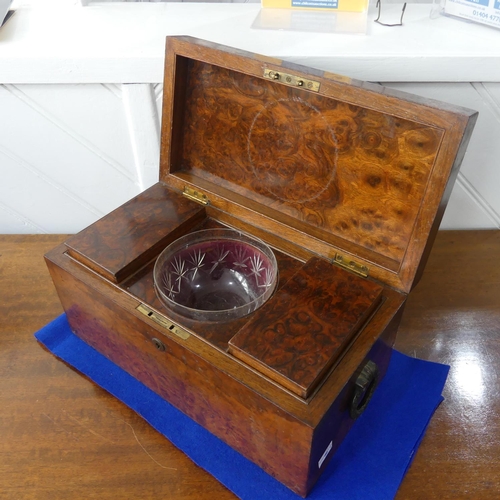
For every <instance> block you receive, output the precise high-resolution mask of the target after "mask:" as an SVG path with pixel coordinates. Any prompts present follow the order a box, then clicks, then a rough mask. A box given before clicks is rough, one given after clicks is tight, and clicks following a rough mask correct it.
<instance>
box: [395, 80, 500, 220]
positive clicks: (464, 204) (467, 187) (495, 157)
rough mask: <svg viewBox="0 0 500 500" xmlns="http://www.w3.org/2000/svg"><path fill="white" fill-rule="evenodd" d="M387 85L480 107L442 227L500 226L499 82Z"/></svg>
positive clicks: (473, 107) (467, 105) (477, 108)
mask: <svg viewBox="0 0 500 500" xmlns="http://www.w3.org/2000/svg"><path fill="white" fill-rule="evenodd" d="M386 85H388V86H391V87H393V88H397V89H399V90H404V91H406V92H411V93H414V94H419V95H422V96H424V97H428V98H432V99H439V100H441V101H445V102H449V103H452V104H457V105H459V106H464V107H467V108H471V109H474V110H476V111H479V117H478V120H477V123H476V127H475V129H474V132H473V134H472V137H471V140H470V143H469V147H468V150H467V153H466V155H465V158H464V161H463V163H462V167H461V169H460V173H459V177H458V180H457V185H456V186H455V189H454V191H453V193H452V195H451V199H450V202H449V205H448V208H447V210H446V213H445V217H444V219H443V222H442V224H441V228H443V229H452V228H454V229H474V228H477V229H484V228H500V196H499V188H500V84H498V83H484V84H483V83H391V84H386Z"/></svg>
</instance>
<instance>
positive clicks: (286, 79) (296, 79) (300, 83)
mask: <svg viewBox="0 0 500 500" xmlns="http://www.w3.org/2000/svg"><path fill="white" fill-rule="evenodd" d="M264 77H265V78H269V79H270V80H275V81H277V82H281V83H286V84H288V85H292V86H293V87H301V88H304V89H307V90H312V91H313V92H319V86H320V83H319V82H316V81H315V80H308V79H307V78H302V77H300V76H295V75H290V74H289V73H281V71H274V70H272V69H265V70H264Z"/></svg>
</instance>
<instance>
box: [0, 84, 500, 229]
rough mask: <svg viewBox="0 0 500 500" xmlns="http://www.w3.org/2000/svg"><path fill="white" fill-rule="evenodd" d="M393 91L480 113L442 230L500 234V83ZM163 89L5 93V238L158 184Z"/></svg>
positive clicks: (79, 217) (87, 218) (70, 224)
mask: <svg viewBox="0 0 500 500" xmlns="http://www.w3.org/2000/svg"><path fill="white" fill-rule="evenodd" d="M389 85H390V86H393V87H395V88H398V89H401V90H406V91H409V92H413V93H416V94H420V95H423V96H426V97H431V98H436V99H440V100H444V101H448V102H452V103H455V104H459V105H462V106H466V107H469V108H472V109H476V110H478V111H479V112H480V116H479V120H478V123H477V126H476V129H475V131H474V133H473V136H472V140H471V143H470V146H469V150H468V152H467V154H466V157H465V160H464V163H463V166H462V169H461V172H460V174H459V178H458V181H457V185H456V187H455V189H454V191H453V193H452V196H451V199H450V203H449V206H448V209H447V212H446V214H445V217H444V219H443V224H442V227H443V228H492V227H500V215H499V214H500V196H498V194H497V192H498V187H499V186H500V165H499V163H500V160H499V158H500V140H498V138H499V137H500V84H497V83H488V84H469V83H404V84H403V83H398V84H389ZM162 90H163V86H162V85H161V84H151V85H149V84H130V85H101V84H84V85H3V86H0V175H1V179H2V180H1V182H0V233H16V232H18V233H36V232H50V233H72V232H76V231H79V230H80V229H83V228H84V227H85V226H87V225H88V224H90V223H91V222H93V221H95V220H97V219H98V218H99V217H101V216H102V215H104V214H105V213H108V212H109V211H110V210H112V209H113V208H115V207H117V206H119V205H120V204H121V203H123V202H124V201H126V200H128V199H130V198H131V197H133V196H134V195H136V194H137V193H138V192H140V191H141V190H142V189H144V188H146V187H148V186H149V185H151V184H152V183H153V182H155V181H156V180H157V178H158V163H159V162H158V160H159V133H160V132H159V129H160V116H161V100H162Z"/></svg>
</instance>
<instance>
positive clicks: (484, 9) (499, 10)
mask: <svg viewBox="0 0 500 500" xmlns="http://www.w3.org/2000/svg"><path fill="white" fill-rule="evenodd" d="M444 12H445V13H446V14H449V15H451V16H457V17H463V18H464V19H470V20H471V21H475V22H478V23H481V24H487V25H488V26H493V27H495V28H500V0H446V3H445V6H444Z"/></svg>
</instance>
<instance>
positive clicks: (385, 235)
mask: <svg viewBox="0 0 500 500" xmlns="http://www.w3.org/2000/svg"><path fill="white" fill-rule="evenodd" d="M186 103H187V104H186V110H185V117H184V134H183V136H184V139H183V141H184V151H183V155H182V159H181V160H180V165H181V166H182V169H183V170H186V171H188V172H192V173H194V174H195V175H196V176H198V177H201V178H203V179H206V180H209V181H211V182H213V183H214V184H217V185H221V186H223V187H225V188H227V189H229V190H231V191H234V192H237V193H240V194H242V195H244V196H245V197H247V198H250V199H252V200H256V201H259V202H260V203H262V204H263V205H267V206H271V207H272V208H273V209H275V210H277V211H279V212H283V213H285V214H287V215H289V216H291V217H293V218H294V219H297V220H299V221H301V222H303V223H306V224H308V225H311V226H314V227H316V228H321V229H323V230H324V231H325V232H326V233H334V234H336V235H340V236H341V237H342V238H343V239H346V240H348V241H350V242H352V243H356V244H357V245H359V246H361V247H365V248H368V249H370V250H374V251H376V252H377V253H381V254H382V255H384V256H385V257H388V258H390V259H393V260H394V261H397V262H399V261H401V259H402V257H403V254H404V251H405V249H406V247H407V245H408V242H409V237H410V235H411V232H412V230H413V225H414V224H415V220H416V217H417V213H418V210H419V207H420V203H421V200H422V198H423V194H424V192H425V188H426V184H427V182H428V179H429V176H430V172H431V169H432V167H433V165H434V162H435V158H436V154H437V152H438V150H439V146H440V144H441V140H442V136H443V130H440V129H438V128H435V127H430V126H424V125H422V124H421V123H418V122H417V123H416V122H411V121H408V120H404V119H402V118H398V117H394V116H391V115H388V114H384V113H380V112H377V111H373V110H370V109H367V108H363V107H360V106H354V105H352V104H349V103H346V102H342V101H338V100H334V99H331V98H328V97H325V96H322V95H318V94H315V93H313V92H309V91H307V90H301V89H295V88H291V87H289V86H284V85H277V84H275V83H274V82H272V81H266V80H263V79H261V78H252V77H250V76H248V75H245V74H243V73H238V72H235V71H231V70H229V69H226V68H220V67H217V66H214V65H209V64H204V63H202V62H199V61H196V62H193V63H192V64H191V65H190V70H189V80H188V91H187V95H186Z"/></svg>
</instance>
